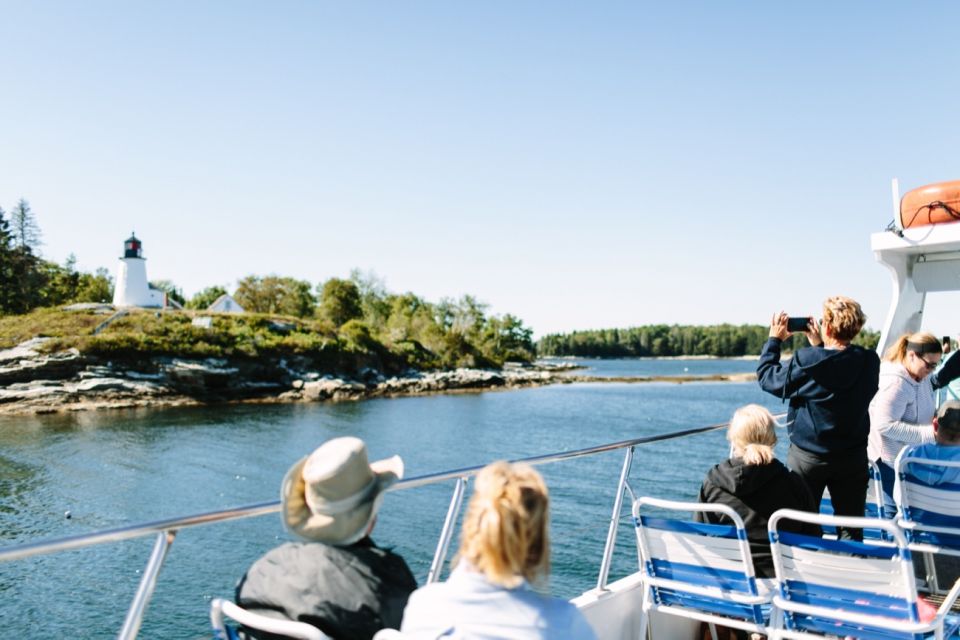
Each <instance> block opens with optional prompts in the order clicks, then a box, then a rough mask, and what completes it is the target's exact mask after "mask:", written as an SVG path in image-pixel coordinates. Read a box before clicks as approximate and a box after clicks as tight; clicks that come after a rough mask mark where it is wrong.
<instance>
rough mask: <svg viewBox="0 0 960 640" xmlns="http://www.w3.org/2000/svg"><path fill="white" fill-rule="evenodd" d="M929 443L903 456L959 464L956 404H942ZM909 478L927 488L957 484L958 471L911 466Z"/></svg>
mask: <svg viewBox="0 0 960 640" xmlns="http://www.w3.org/2000/svg"><path fill="white" fill-rule="evenodd" d="M933 438H934V441H933V442H928V443H927V444H919V445H914V446H912V447H909V448H908V449H907V451H906V452H905V453H904V454H903V455H905V456H910V457H911V458H926V459H928V460H931V461H953V462H960V402H958V401H957V400H951V401H949V402H944V403H943V404H942V405H941V406H940V409H939V410H938V411H937V415H936V416H934V418H933ZM909 472H910V475H912V476H914V477H916V478H918V479H919V480H921V481H923V482H926V483H927V484H945V483H960V467H941V466H929V465H925V464H923V463H920V462H911V463H910V468H909Z"/></svg>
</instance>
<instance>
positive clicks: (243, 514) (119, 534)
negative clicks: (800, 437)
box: [0, 422, 727, 562]
mask: <svg viewBox="0 0 960 640" xmlns="http://www.w3.org/2000/svg"><path fill="white" fill-rule="evenodd" d="M726 426H727V423H726V422H724V423H721V424H714V425H709V426H706V427H697V428H695V429H685V430H683V431H673V432H670V433H662V434H658V435H655V436H647V437H645V438H634V439H632V440H621V441H619V442H612V443H610V444H603V445H599V446H596V447H587V448H586V449H575V450H573V451H563V452H559V453H548V454H545V455H540V456H531V457H529V458H519V459H516V460H511V462H525V463H527V464H530V465H541V464H548V463H551V462H559V461H561V460H570V459H572V458H582V457H585V456H591V455H595V454H598V453H604V452H606V451H616V450H617V449H624V448H626V447H634V446H636V445H640V444H650V443H653V442H660V441H663V440H673V439H675V438H683V437H685V436H691V435H696V434H698V433H705V432H708V431H716V430H718V429H722V428H724V427H726ZM485 466H486V465H485V464H483V465H476V466H472V467H463V468H462V469H454V470H453V471H442V472H438V473H428V474H426V475H422V476H416V477H413V478H408V479H405V480H401V481H399V482H397V483H396V484H394V485H393V486H392V487H390V488H389V489H388V491H402V490H405V489H415V488H417V487H422V486H426V485H430V484H437V483H440V482H444V481H446V480H456V479H458V478H471V477H473V476H475V475H477V473H478V472H479V471H480V470H481V469H483V468H484V467H485ZM279 511H280V501H279V500H274V501H271V502H258V503H255V504H250V505H246V506H241V507H235V508H232V509H222V510H219V511H207V512H204V513H198V514H194V515H190V516H181V517H179V518H166V519H164V520H154V521H151V522H145V523H141V524H136V525H129V526H125V527H117V528H115V529H106V530H103V531H98V532H94V533H86V534H80V535H76V536H66V537H63V538H54V539H53V540H46V541H40V542H28V543H26V544H19V545H13V546H8V547H2V548H0V562H4V561H7V560H18V559H20V558H28V557H30V556H36V555H44V554H48V553H56V552H59V551H66V550H68V549H79V548H81V547H89V546H93V545H97V544H103V543H105V542H119V541H121V540H130V539H132V538H142V537H144V536H148V535H153V534H157V533H162V532H164V531H170V530H173V529H176V530H182V529H187V528H189V527H196V526H199V525H206V524H213V523H215V522H226V521H229V520H240V519H242V518H251V517H254V516H262V515H266V514H268V513H278V512H279Z"/></svg>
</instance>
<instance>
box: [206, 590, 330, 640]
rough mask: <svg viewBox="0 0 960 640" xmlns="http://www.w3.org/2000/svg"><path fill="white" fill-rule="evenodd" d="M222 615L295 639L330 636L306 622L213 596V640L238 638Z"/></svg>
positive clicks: (322, 639) (317, 639)
mask: <svg viewBox="0 0 960 640" xmlns="http://www.w3.org/2000/svg"><path fill="white" fill-rule="evenodd" d="M224 616H226V617H228V618H231V619H232V620H236V621H237V622H239V623H240V624H242V625H243V626H245V627H250V628H251V629H257V630H260V631H266V632H268V633H276V634H279V635H282V636H286V637H288V638H293V639H295V640H330V636H328V635H326V634H325V633H323V632H322V631H320V630H319V629H317V628H316V627H315V626H313V625H311V624H307V623H306V622H296V621H293V620H279V619H277V618H271V617H269V616H265V615H261V614H259V613H253V612H252V611H247V610H246V609H244V608H242V607H240V606H238V605H235V604H234V603H232V602H230V601H229V600H224V599H223V598H214V599H213V600H212V601H211V602H210V625H211V626H212V627H213V638H214V640H238V639H239V638H240V636H239V635H238V634H237V631H236V630H235V629H233V628H232V627H229V626H227V624H226V623H225V622H224V621H223V618H224Z"/></svg>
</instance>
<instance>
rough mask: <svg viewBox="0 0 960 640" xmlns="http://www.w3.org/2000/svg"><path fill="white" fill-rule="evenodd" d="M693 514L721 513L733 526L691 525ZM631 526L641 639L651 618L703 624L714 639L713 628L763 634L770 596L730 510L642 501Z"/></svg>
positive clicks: (635, 507) (637, 503) (637, 504)
mask: <svg viewBox="0 0 960 640" xmlns="http://www.w3.org/2000/svg"><path fill="white" fill-rule="evenodd" d="M654 510H668V511H671V512H684V515H685V518H684V519H672V518H667V517H661V516H660V515H659V514H656V515H655V513H651V511H654ZM697 512H712V513H720V514H723V515H725V516H727V517H728V518H729V519H730V521H731V522H733V523H734V524H732V525H718V524H703V523H699V522H693V521H692V520H690V519H689V514H690V513H697ZM633 522H634V527H635V528H636V533H637V551H638V554H639V556H640V558H639V559H640V575H641V580H642V581H643V599H642V603H643V604H642V613H641V622H640V636H639V637H641V638H645V637H646V633H647V628H648V626H649V623H650V614H651V613H652V612H659V613H662V614H668V615H673V616H679V617H682V618H691V619H694V620H700V621H702V622H706V623H707V624H709V625H710V631H711V634H712V635H713V637H714V638H716V629H715V627H716V625H721V626H724V627H732V628H735V629H743V630H744V631H748V632H754V633H765V629H766V624H767V617H768V615H769V602H770V597H771V593H770V590H769V589H765V588H763V585H761V584H760V583H758V581H757V579H756V577H755V574H754V571H753V559H752V558H751V556H750V546H749V544H748V542H747V531H746V529H745V528H744V526H743V520H742V519H741V518H740V516H738V515H737V514H736V512H734V510H733V509H731V508H730V507H727V506H725V505H719V504H701V503H696V502H673V501H669V500H659V499H657V498H649V497H642V498H639V499H637V500H636V501H635V502H634V503H633Z"/></svg>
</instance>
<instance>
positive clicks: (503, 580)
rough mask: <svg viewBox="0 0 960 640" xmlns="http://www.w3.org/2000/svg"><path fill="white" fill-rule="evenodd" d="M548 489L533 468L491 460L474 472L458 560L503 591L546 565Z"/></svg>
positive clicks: (542, 572) (536, 574)
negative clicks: (466, 563) (474, 479)
mask: <svg viewBox="0 0 960 640" xmlns="http://www.w3.org/2000/svg"><path fill="white" fill-rule="evenodd" d="M548 508H549V497H548V495H547V486H546V484H544V482H543V478H542V477H541V476H540V474H539V473H537V472H536V471H534V469H533V467H530V466H529V465H525V464H520V463H517V464H510V463H508V462H494V463H493V464H490V465H487V466H486V467H484V468H483V469H482V470H481V471H480V473H478V474H477V479H476V489H475V490H474V493H473V497H472V498H471V499H470V504H469V506H468V507H467V515H466V517H465V518H464V521H463V532H462V537H461V541H460V551H459V552H458V554H457V558H458V560H465V561H467V562H469V563H470V564H471V565H472V566H473V568H475V569H477V570H478V571H480V572H481V573H483V574H484V575H485V576H486V577H487V579H488V580H489V581H490V582H493V583H494V584H499V585H502V586H504V587H507V588H513V587H516V586H518V585H519V584H520V583H521V582H522V581H523V580H524V579H526V580H529V581H531V582H532V581H534V580H536V579H537V578H539V577H541V576H544V575H546V573H547V572H548V571H549V567H550V541H549V536H548V532H547V518H548Z"/></svg>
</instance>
